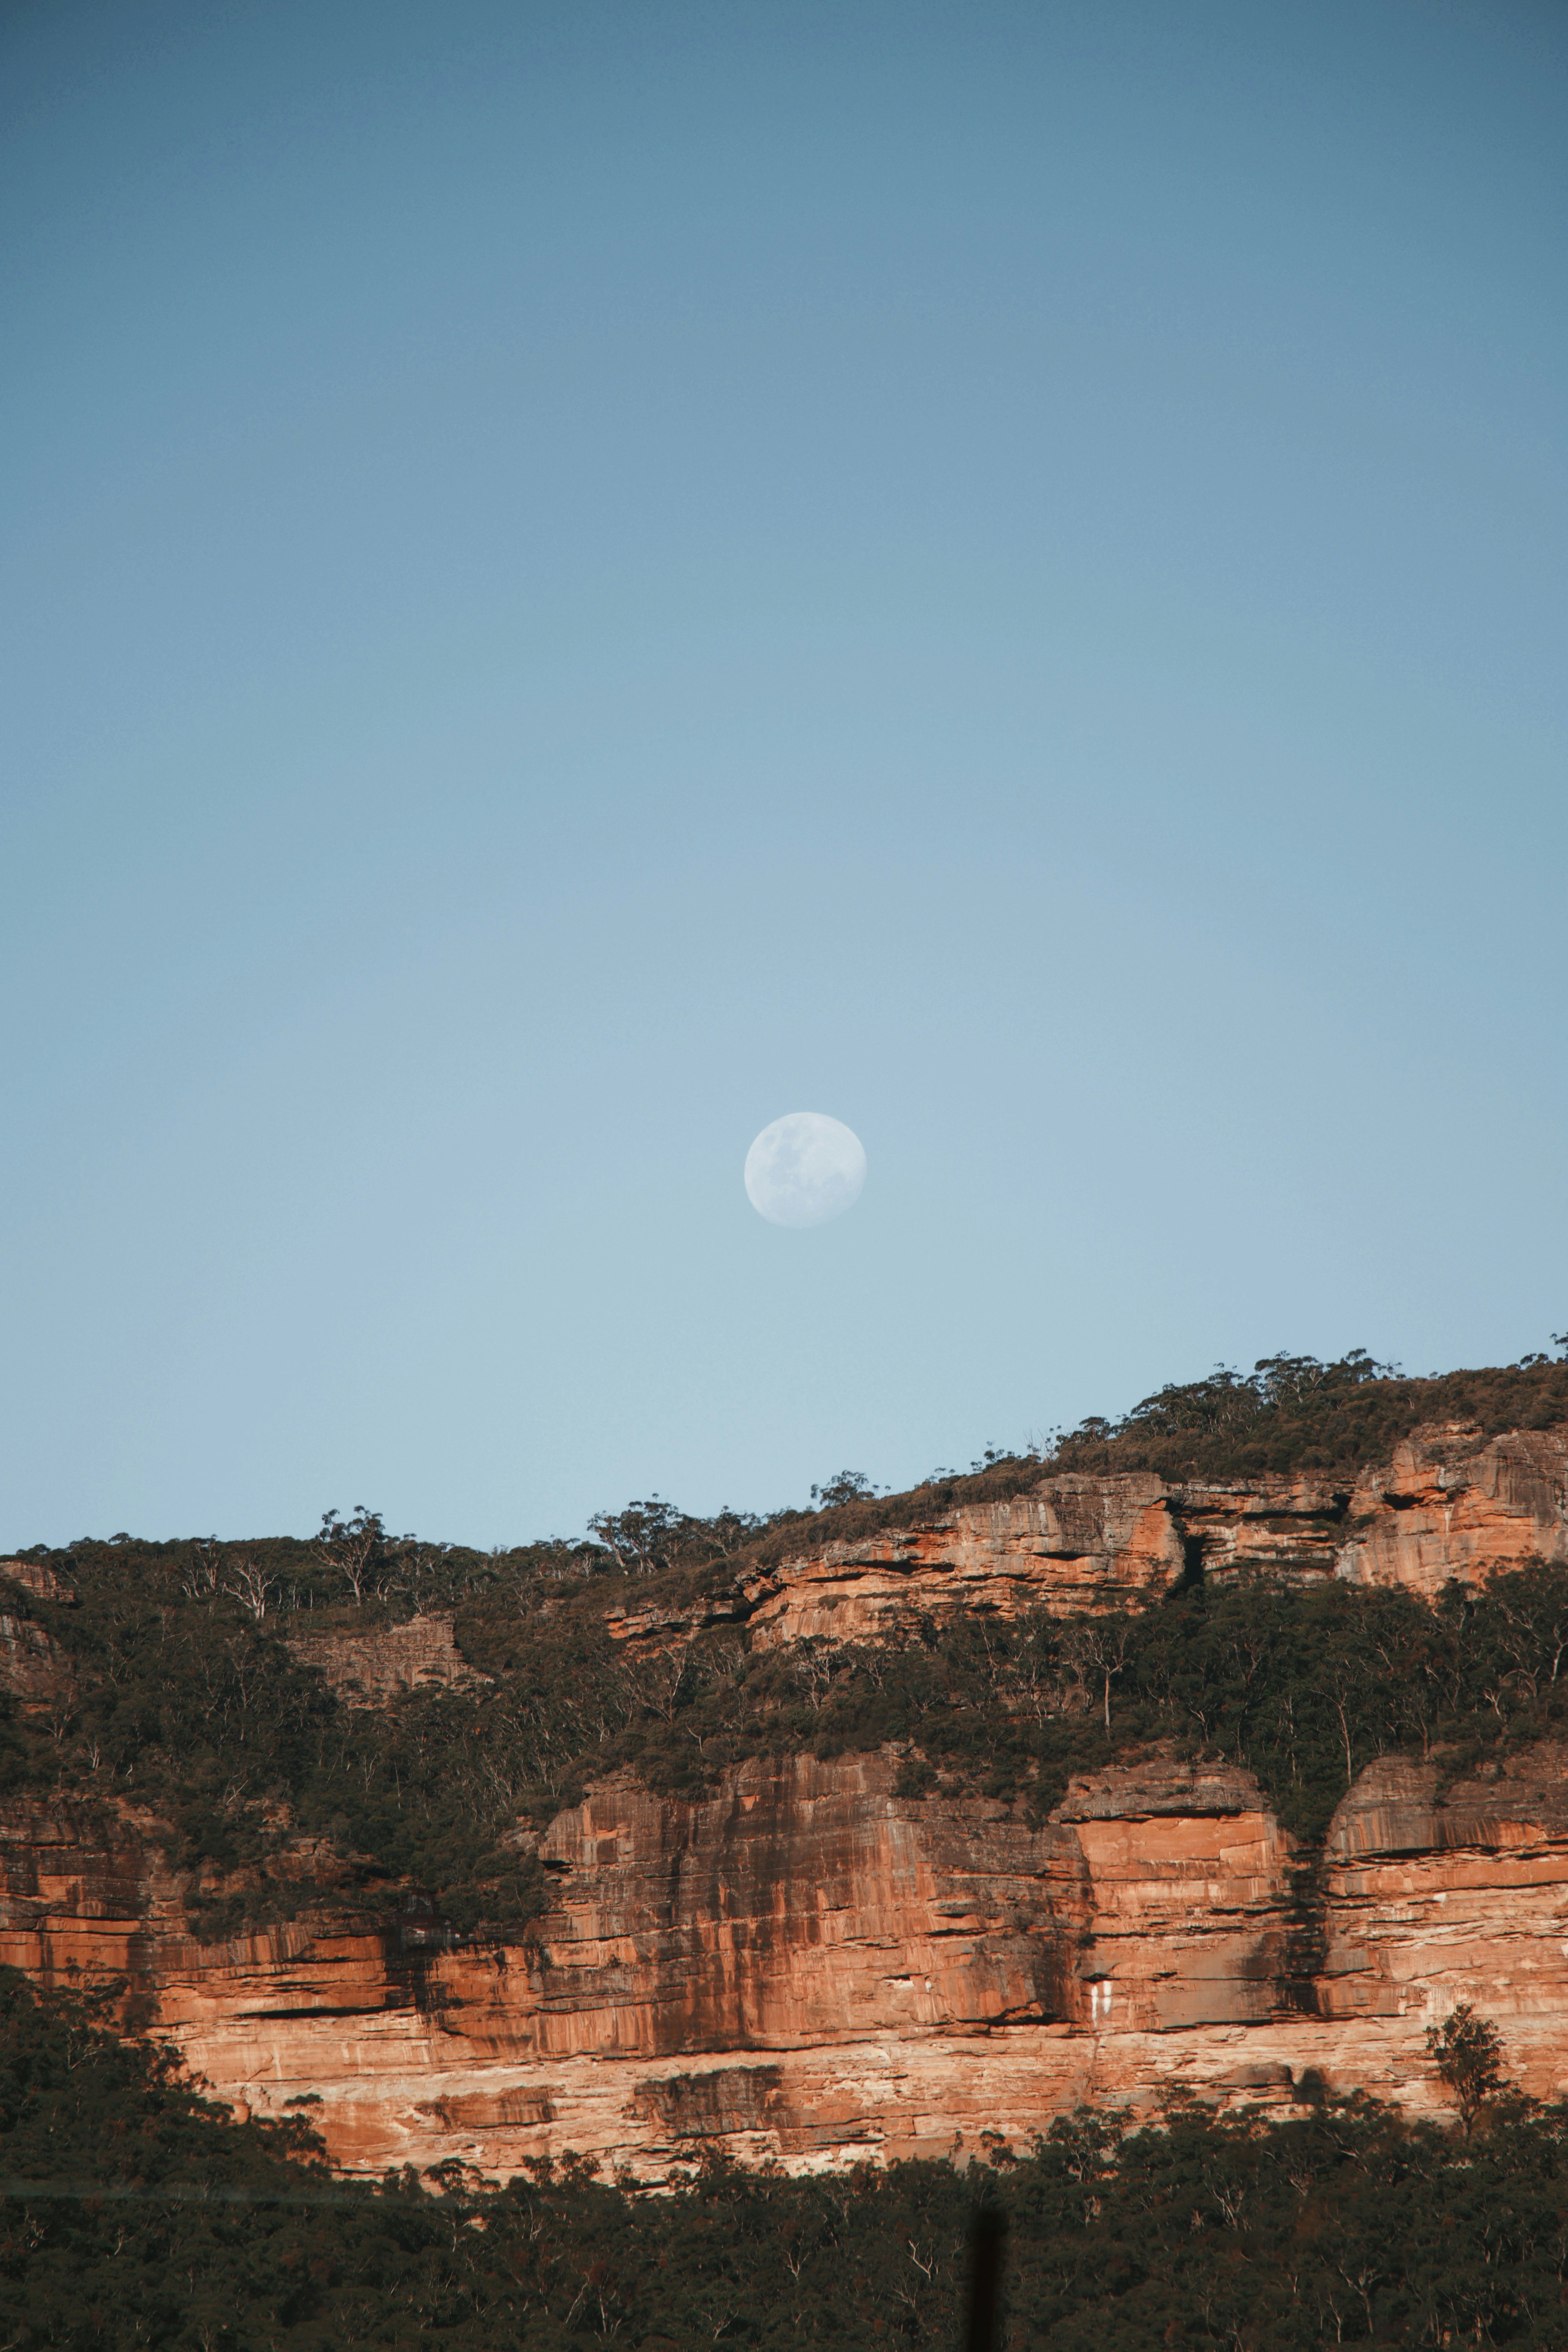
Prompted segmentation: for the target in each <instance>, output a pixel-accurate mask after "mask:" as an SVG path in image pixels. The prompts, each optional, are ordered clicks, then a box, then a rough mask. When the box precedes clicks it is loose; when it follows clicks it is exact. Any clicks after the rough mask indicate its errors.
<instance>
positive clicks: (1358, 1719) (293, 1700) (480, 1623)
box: [0, 1544, 1568, 1943]
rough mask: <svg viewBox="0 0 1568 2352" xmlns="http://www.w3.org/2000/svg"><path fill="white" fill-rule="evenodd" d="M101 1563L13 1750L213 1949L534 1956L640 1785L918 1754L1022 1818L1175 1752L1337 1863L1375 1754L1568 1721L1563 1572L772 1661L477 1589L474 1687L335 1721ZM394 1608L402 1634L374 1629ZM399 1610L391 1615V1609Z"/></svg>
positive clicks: (1279, 1597)
mask: <svg viewBox="0 0 1568 2352" xmlns="http://www.w3.org/2000/svg"><path fill="white" fill-rule="evenodd" d="M71 1565H72V1566H73V1568H74V1570H75V1574H76V1578H77V1589H78V1592H79V1600H78V1601H77V1603H76V1605H74V1606H66V1605H58V1604H57V1605H48V1604H46V1603H43V1602H41V1601H34V1602H32V1603H31V1604H29V1605H30V1606H31V1607H32V1608H33V1610H34V1612H35V1613H36V1614H37V1616H38V1617H39V1618H40V1619H43V1620H46V1621H47V1625H48V1629H49V1631H50V1632H51V1633H52V1634H53V1635H54V1636H55V1638H56V1639H57V1640H58V1643H60V1645H61V1646H62V1648H64V1649H65V1650H66V1651H67V1652H68V1655H69V1657H70V1659H71V1661H72V1664H73V1667H74V1670H75V1675H76V1682H75V1688H74V1691H73V1692H71V1693H69V1694H68V1695H65V1696H62V1697H61V1699H60V1701H59V1702H58V1705H57V1706H54V1707H53V1708H52V1709H50V1710H47V1712H44V1713H41V1714H34V1715H32V1716H30V1717H26V1718H24V1717H21V1716H19V1715H18V1714H17V1713H16V1710H15V1709H13V1711H12V1714H11V1717H10V1719H9V1721H8V1722H7V1723H6V1724H5V1727H4V1729H5V1738H6V1739H7V1740H8V1742H9V1745H8V1747H6V1748H4V1750H0V1752H3V1753H4V1754H5V1756H7V1757H8V1758H9V1759H10V1766H11V1769H12V1775H13V1785H14V1786H20V1785H25V1784H27V1783H30V1784H31V1785H32V1786H33V1787H35V1788H37V1789H45V1788H47V1789H54V1790H59V1791H61V1792H62V1793H65V1794H68V1795H69V1796H70V1797H72V1798H73V1799H74V1800H75V1801H78V1802H80V1803H85V1804H88V1805H92V1804H94V1803H99V1804H102V1805H104V1806H106V1807H107V1806H110V1804H111V1803H112V1801H115V1800H130V1801H132V1802H136V1803H140V1804H143V1805H146V1806H149V1807H150V1808H151V1809H152V1810H153V1813H154V1814H155V1815H156V1816H157V1817H158V1818H160V1819H162V1820H163V1822H166V1823H167V1824H168V1830H167V1838H168V1844H169V1852H170V1856H171V1859H172V1861H173V1862H174V1864H176V1865H177V1866H178V1867H180V1868H181V1869H183V1870H184V1871H185V1872H187V1873H189V1874H190V1879H189V1885H190V1888H191V1899H192V1901H193V1904H194V1906H195V1911H196V1915H197V1917H198V1920H205V1929H204V1932H205V1933H206V1934H207V1935H208V1936H209V1937H214V1938H216V1937H217V1936H218V1935H220V1934H222V1933H226V1932H231V1931H233V1930H234V1929H236V1928H237V1927H239V1926H240V1925H242V1924H243V1923H245V1922H247V1921H252V1920H258V1919H261V1918H266V1917H268V1916H271V1917H276V1916H289V1915H291V1914H293V1913H295V1912H297V1911H299V1910H300V1909H301V1908H303V1907H313V1906H320V1905H321V1904H331V1905H338V1906H342V1905H347V1906H351V1907H353V1908H355V1909H357V1910H362V1911H363V1910H364V1909H366V1908H367V1907H368V1908H369V1909H371V1910H372V1911H377V1910H379V1911H380V1912H382V1913H384V1915H385V1918H386V1921H387V1925H388V1931H389V1932H393V1931H394V1929H395V1928H396V1927H397V1925H398V1923H399V1922H401V1923H402V1927H403V1928H404V1929H405V1930H406V1929H407V1928H408V1927H409V1923H410V1920H411V1918H413V1917H414V1916H415V1914H416V1912H417V1911H418V1906H422V1905H433V1906H435V1908H436V1910H437V1913H438V1915H439V1922H438V1923H437V1922H431V1921H430V1920H429V1918H428V1915H427V1914H421V1915H420V1917H419V1919H418V1921H417V1922H416V1927H417V1933H416V1936H415V1937H414V1941H415V1942H416V1943H419V1942H423V1941H425V1940H427V1937H428V1934H429V1933H430V1932H431V1930H432V1927H437V1926H444V1928H445V1929H446V1930H447V1931H449V1932H452V1933H458V1934H464V1935H473V1934H479V1935H487V1936H508V1935H510V1936H516V1935H517V1934H519V1933H520V1932H521V1931H522V1929H523V1928H524V1927H525V1926H526V1923H527V1921H528V1920H529V1919H530V1918H531V1916H534V1915H535V1914H536V1913H537V1912H538V1911H539V1910H540V1909H541V1908H542V1905H543V1902H544V1899H545V1897H544V1885H543V1879H542V1874H541V1872H540V1869H539V1866H538V1864H536V1863H535V1862H534V1861H533V1860H532V1859H531V1855H530V1853H529V1852H528V1851H527V1838H526V1835H524V1834H522V1833H523V1832H526V1831H527V1830H528V1829H529V1827H530V1825H532V1826H533V1827H535V1828H537V1827H542V1825H543V1824H544V1823H545V1822H547V1821H548V1820H550V1819H551V1817H552V1815H553V1814H555V1813H556V1812H557V1811H560V1810H561V1808H562V1807H563V1805H566V1804H569V1803H572V1802H574V1801H576V1799H577V1797H578V1796H579V1795H580V1793H581V1791H582V1790H583V1789H584V1786H585V1784H586V1783H587V1782H588V1781H589V1780H592V1779H594V1778H597V1777H602V1776H603V1775H605V1773H608V1772H610V1771H613V1770H615V1769H620V1768H627V1769H632V1770H634V1771H636V1772H637V1774H638V1775H639V1776H640V1777H641V1778H642V1779H643V1780H645V1781H647V1783H649V1784H650V1785H651V1786H653V1787H654V1788H656V1789H658V1790H661V1791H663V1792H665V1793H668V1794H672V1795H682V1794H685V1795H691V1796H697V1795H700V1793H701V1792H702V1791H703V1790H706V1789H708V1788H710V1787H711V1786H712V1785H713V1784H714V1781H715V1780H716V1777H717V1775H718V1774H719V1772H720V1771H721V1769H723V1768H724V1767H725V1766H726V1765H729V1764H733V1763H736V1762H739V1761H741V1760H742V1759H744V1758H747V1757H751V1756H758V1755H769V1754H778V1755H792V1754H799V1753H803V1752H807V1753H813V1754H816V1755H818V1756H821V1757H831V1756H836V1755H840V1754H844V1753H846V1752H850V1751H865V1750H870V1749H876V1748H882V1747H884V1746H886V1745H889V1744H893V1745H896V1746H898V1747H900V1748H902V1750H903V1753H904V1757H905V1761H904V1765H903V1769H902V1779H901V1785H902V1787H903V1788H904V1790H906V1792H907V1793H909V1794H911V1795H920V1794H925V1793H930V1792H932V1791H934V1790H938V1789H945V1790H952V1791H953V1792H955V1793H962V1792H966V1791H967V1792H982V1793H984V1794H986V1795H988V1796H993V1797H1001V1798H1017V1799H1020V1800H1022V1801H1024V1802H1025V1803H1026V1806H1027V1807H1028V1809H1029V1810H1030V1811H1031V1812H1032V1813H1034V1814H1035V1815H1036V1816H1037V1817H1039V1816H1043V1815H1044V1814H1046V1813H1047V1812H1048V1811H1050V1809H1051V1807H1052V1806H1054V1805H1055V1804H1056V1803H1058V1801H1059V1800H1060V1799H1061V1798H1062V1796H1063V1795H1064V1793H1065V1791H1066V1790H1067V1787H1068V1780H1070V1778H1071V1777H1072V1775H1074V1774H1075V1773H1081V1772H1084V1771H1089V1770H1092V1769H1099V1768H1100V1767H1102V1766H1104V1765H1106V1764H1108V1763H1110V1762H1112V1761H1114V1760H1116V1759H1118V1758H1125V1757H1126V1756H1128V1755H1129V1754H1131V1753H1135V1752H1137V1751H1138V1750H1139V1749H1141V1748H1147V1747H1148V1746H1149V1745H1150V1744H1151V1743H1154V1742H1161V1743H1164V1744H1166V1745H1168V1746H1170V1747H1172V1748H1174V1749H1175V1751H1176V1752H1177V1753H1179V1754H1182V1755H1185V1756H1204V1757H1209V1758H1214V1759H1227V1760H1229V1761H1231V1762H1234V1763H1236V1764H1238V1765H1244V1766H1246V1767H1247V1768H1248V1769H1251V1770H1252V1771H1254V1772H1256V1773H1257V1774H1258V1778H1259V1780H1260V1781H1261V1782H1262V1785H1263V1787H1264V1790H1265V1791H1266V1792H1267V1794H1268V1797H1269V1799H1270V1801H1271V1802H1272V1803H1273V1805H1274V1807H1275V1808H1276V1810H1277V1811H1278V1813H1279V1818H1280V1819H1281V1821H1282V1822H1284V1823H1285V1825H1286V1826H1287V1827H1288V1828H1289V1829H1291V1830H1293V1831H1294V1832H1297V1833H1298V1834H1300V1835H1301V1836H1303V1837H1305V1838H1307V1839H1309V1840H1310V1839H1314V1838H1316V1837H1319V1836H1321V1832H1322V1831H1323V1830H1324V1828H1325V1827H1326V1825H1327V1822H1328V1820H1329V1817H1330V1815H1331V1812H1332V1811H1333V1809H1334V1807H1335V1806H1336V1805H1337V1804H1338V1802H1339V1801H1340V1799H1341V1798H1342V1796H1343V1795H1344V1793H1345V1791H1346V1790H1347V1788H1348V1787H1349V1785H1350V1783H1351V1781H1352V1780H1353V1779H1354V1778H1355V1776H1356V1774H1357V1773H1359V1772H1360V1771H1361V1770H1362V1769H1363V1767H1364V1766H1365V1765H1366V1764H1368V1763H1369V1762H1370V1761H1371V1760H1372V1759H1373V1758H1374V1757H1376V1756H1378V1755H1382V1754H1386V1753H1398V1752H1403V1753H1414V1754H1416V1755H1423V1754H1427V1753H1434V1752H1435V1753H1436V1754H1437V1755H1439V1757H1440V1758H1441V1759H1442V1760H1443V1763H1444V1766H1445V1769H1447V1770H1449V1771H1450V1772H1451V1771H1453V1770H1457V1769H1463V1768H1465V1767H1467V1766H1472V1765H1475V1764H1477V1763H1479V1761H1480V1760H1482V1759H1484V1758H1485V1757H1487V1756H1490V1755H1496V1754H1500V1753H1506V1752H1507V1751H1509V1750H1510V1749H1511V1748H1518V1747H1520V1746H1521V1745H1522V1744H1523V1743H1525V1742H1526V1741H1529V1740H1531V1739H1534V1738H1541V1737H1561V1736H1563V1732H1564V1729H1565V1728H1568V1664H1565V1658H1568V1571H1565V1570H1562V1569H1556V1568H1543V1567H1535V1568H1531V1569H1526V1570H1521V1571H1519V1572H1516V1573H1515V1574H1512V1575H1510V1576H1505V1577H1500V1578H1498V1579H1496V1580H1494V1581H1493V1582H1492V1583H1491V1584H1490V1585H1489V1587H1488V1588H1487V1589H1486V1591H1483V1592H1479V1593H1477V1592H1472V1591H1468V1590H1465V1589H1463V1588H1460V1587H1454V1588H1451V1589H1450V1590H1449V1591H1448V1592H1447V1593H1446V1594H1445V1595H1444V1597H1443V1599H1442V1600H1441V1601H1440V1603H1439V1604H1438V1606H1437V1607H1436V1609H1429V1608H1427V1607H1426V1605H1425V1604H1424V1603H1422V1602H1421V1601H1418V1600H1416V1599H1415V1598H1414V1597H1413V1596H1412V1595H1410V1594H1408V1593H1405V1592H1399V1591H1378V1590H1363V1589H1358V1588H1354V1587H1348V1586H1344V1585H1340V1584H1335V1583H1329V1584H1327V1585H1326V1586H1325V1587H1323V1588H1321V1589H1320V1590H1316V1591H1293V1590H1290V1589H1289V1588H1281V1587H1279V1586H1277V1585H1271V1584H1268V1583H1264V1582H1261V1581H1255V1582H1248V1581H1242V1582H1238V1583H1234V1584H1231V1585H1228V1586H1220V1587H1215V1588H1206V1587H1205V1586H1203V1585H1201V1584H1195V1585H1193V1586H1191V1587H1189V1588H1187V1589H1186V1590H1184V1591H1179V1592H1176V1593H1173V1594H1172V1595H1171V1596H1169V1597H1168V1598H1167V1599H1165V1600H1164V1601H1160V1602H1158V1603H1156V1604H1154V1605H1152V1606H1150V1607H1147V1608H1144V1609H1142V1610H1139V1611H1137V1612H1130V1613H1127V1614H1124V1615H1113V1616H1109V1617H1100V1618H1092V1619H1081V1620H1073V1619H1066V1620H1062V1619H1052V1618H1050V1617H1048V1616H1047V1615H1045V1614H1044V1613H1043V1612H1040V1613H1037V1614H1035V1615H1033V1616H1028V1617H1025V1618H1022V1619H1019V1620H1017V1621H1016V1622H1011V1623H1006V1622H998V1621H995V1620H985V1619H979V1620H972V1621H969V1622H963V1623H960V1624H956V1625H949V1626H945V1627H942V1628H938V1627H936V1626H933V1625H930V1624H927V1625H925V1626H923V1627H921V1628H919V1629H917V1630H916V1631H914V1632H913V1633H910V1634H908V1635H906V1636H905V1637H903V1638H901V1639H900V1640H897V1641H893V1642H888V1643H879V1644H876V1645H868V1644H858V1643H843V1644H835V1643H827V1642H812V1643H801V1644H796V1645H795V1646H794V1647H792V1648H788V1649H784V1650H755V1651H753V1650H750V1649H748V1648H747V1646H746V1644H745V1642H744V1640H743V1638H742V1633H741V1632H740V1631H739V1630H737V1629H729V1628H724V1627H718V1628H715V1629H713V1630H712V1631H710V1632H709V1633H705V1634H702V1635H700V1636H699V1637H698V1638H697V1639H696V1640H695V1641H693V1642H692V1643H689V1644H688V1645H686V1646H683V1647H680V1648H679V1649H676V1650H674V1651H672V1652H669V1653H668V1654H662V1655H656V1656H653V1657H648V1658H638V1657H636V1656H632V1655H628V1654H627V1653H626V1649H625V1648H624V1647H623V1646H622V1645H620V1644H617V1643H615V1642H614V1641H612V1640H611V1638H610V1636H609V1634H608V1633H607V1632H606V1630H605V1603H606V1601H607V1600H608V1599H610V1598H612V1597H613V1595H614V1593H615V1591H616V1590H617V1587H616V1585H615V1583H614V1582H613V1581H611V1580H605V1579H603V1578H598V1577H595V1578H590V1579H583V1578H573V1577H566V1578H556V1577H548V1578H543V1579H541V1578H540V1577H538V1576H534V1577H533V1578H531V1579H527V1580H521V1581H509V1580H506V1579H504V1578H498V1579H496V1580H493V1581H491V1582H489V1583H487V1584H484V1585H482V1586H474V1587H472V1588H470V1590H469V1591H468V1597H467V1599H466V1600H465V1601H464V1602H463V1603H462V1605H461V1606H460V1607H459V1608H458V1612H457V1618H456V1627H457V1637H458V1644H459V1647H460V1649H461V1651H462V1653H463V1654H465V1656H466V1658H467V1660H468V1664H469V1666H470V1667H471V1669H472V1670H473V1673H474V1676H475V1680H474V1682H473V1684H472V1686H471V1687H469V1688H467V1689H463V1688H456V1689H449V1688H445V1687H436V1688H431V1689H424V1690H415V1691H411V1692H408V1693H406V1694H405V1695H404V1696H401V1697H397V1698H395V1699H393V1700H392V1701H391V1702H390V1703H388V1704H386V1705H384V1706H378V1707H365V1706H352V1705H350V1704H348V1703H347V1701H346V1700H344V1699H342V1698H339V1697H336V1696H334V1695H333V1693H332V1692H331V1689H329V1687H328V1686H327V1685H326V1683H325V1681H324V1680H323V1678H322V1675H321V1672H320V1671H319V1669H318V1668H317V1667H316V1666H314V1665H312V1664H308V1663H302V1662H301V1659H300V1656H298V1655H296V1654H294V1653H293V1652H292V1651H291V1650H290V1649H289V1645H288V1643H287V1642H286V1641H285V1640H284V1639H283V1638H281V1637H280V1634H279V1633H277V1632H275V1631H274V1630H273V1629H274V1624H275V1623H280V1624H281V1625H282V1626H283V1628H284V1629H285V1630H287V1631H290V1632H292V1631H294V1630H296V1629H298V1628H299V1627H300V1625H301V1624H303V1625H306V1626H308V1627H314V1626H316V1625H317V1624H318V1622H319V1620H320V1617H321V1612H294V1613H292V1614H289V1615H286V1616H285V1617H284V1618H283V1619H282V1620H280V1621H279V1620H275V1619H274V1618H273V1617H271V1616H268V1617H266V1618H264V1619H260V1620H258V1619H257V1618H256V1617H255V1616H253V1615H252V1614H251V1613H250V1612H249V1610H248V1609H247V1607H245V1606H243V1605H242V1604H241V1603H239V1602H237V1601H235V1600H234V1598H233V1597H232V1594H231V1593H230V1592H228V1591H226V1590H225V1589H224V1583H223V1580H222V1576H221V1573H220V1575H219V1577H218V1579H217V1580H216V1582H212V1581H210V1580H205V1579H206V1571H207V1570H209V1569H211V1567H212V1565H213V1563H212V1562H211V1560H210V1559H205V1560H203V1561H200V1562H199V1563H198V1564H197V1565H198V1566H199V1569H200V1573H197V1572H196V1569H195V1568H194V1567H193V1554H192V1550H191V1548H189V1547H185V1548H179V1547H171V1548H169V1549H168V1550H167V1551H163V1550H159V1549H153V1548H151V1547H145V1548H143V1547H137V1546H133V1545H129V1544H126V1545H120V1546H110V1547H104V1548H102V1549H101V1551H100V1552H98V1553H89V1552H88V1551H87V1550H86V1549H85V1548H83V1549H79V1551H78V1552H77V1554H76V1555H75V1558H74V1560H73V1561H72V1563H71ZM373 1613H374V1612H373ZM383 1613H384V1612H383Z"/></svg>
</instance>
